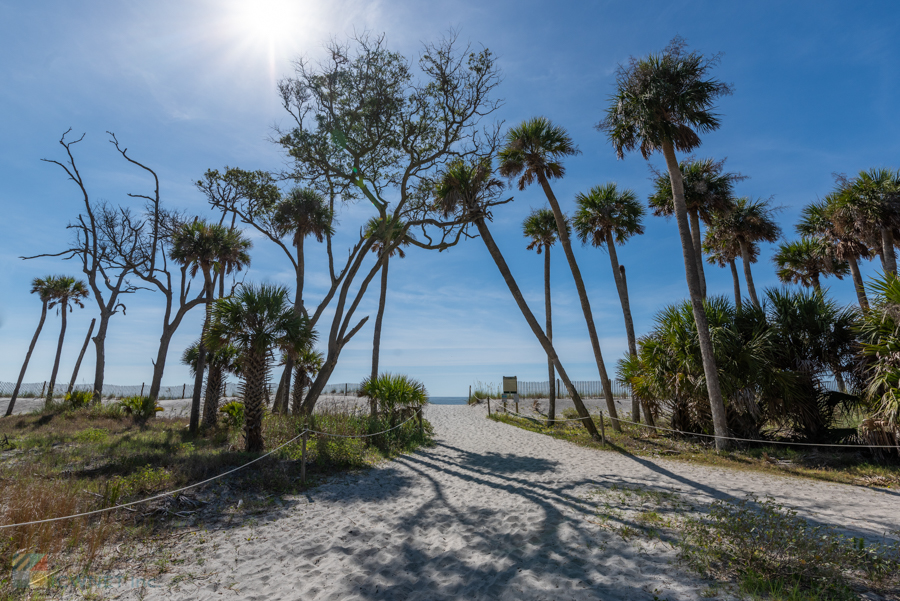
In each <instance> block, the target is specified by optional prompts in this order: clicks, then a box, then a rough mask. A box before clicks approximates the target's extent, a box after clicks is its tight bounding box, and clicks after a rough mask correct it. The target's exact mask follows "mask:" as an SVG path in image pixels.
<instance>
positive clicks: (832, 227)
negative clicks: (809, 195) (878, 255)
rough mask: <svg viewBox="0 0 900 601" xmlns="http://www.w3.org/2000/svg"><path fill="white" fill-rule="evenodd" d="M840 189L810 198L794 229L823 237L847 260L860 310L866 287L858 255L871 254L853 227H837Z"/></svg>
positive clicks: (838, 256)
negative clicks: (819, 199) (817, 198)
mask: <svg viewBox="0 0 900 601" xmlns="http://www.w3.org/2000/svg"><path fill="white" fill-rule="evenodd" d="M840 206H841V199H840V193H839V192H837V193H832V194H829V195H828V196H826V197H825V198H824V199H823V200H821V201H818V202H813V203H810V204H808V205H806V206H805V207H803V211H802V213H801V217H800V222H799V223H798V224H797V233H798V234H800V235H801V236H815V237H820V238H822V239H823V240H824V241H825V242H826V243H827V244H828V245H829V246H830V247H831V248H832V249H833V250H834V256H835V258H836V259H838V260H839V261H846V262H847V266H848V267H849V268H850V275H851V276H852V278H853V286H854V288H855V289H856V298H857V299H858V300H859V306H860V308H861V309H862V310H863V311H867V310H868V309H869V299H868V298H866V288H865V284H864V283H863V279H862V272H861V271H860V269H859V260H860V259H869V258H871V256H872V254H871V253H870V252H869V247H868V246H867V245H866V244H865V243H864V242H863V241H862V239H861V237H860V236H859V233H858V231H854V228H840V229H839V228H838V227H837V226H836V223H837V219H836V213H838V212H839V211H840Z"/></svg>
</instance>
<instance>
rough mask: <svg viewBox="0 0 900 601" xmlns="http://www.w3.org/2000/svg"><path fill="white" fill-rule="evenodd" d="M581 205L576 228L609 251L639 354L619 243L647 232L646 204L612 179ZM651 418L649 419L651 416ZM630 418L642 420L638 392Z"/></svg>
mask: <svg viewBox="0 0 900 601" xmlns="http://www.w3.org/2000/svg"><path fill="white" fill-rule="evenodd" d="M575 202H576V204H577V205H578V209H577V210H576V211H575V219H574V222H575V232H576V233H577V234H578V237H579V238H580V239H581V243H582V244H587V243H588V242H589V241H590V243H591V244H593V245H594V246H595V247H597V248H601V249H602V248H606V250H607V251H609V262H610V263H611V264H612V271H613V278H614V279H615V282H616V290H618V292H619V302H620V303H621V304H622V313H623V314H624V316H625V333H626V334H627V336H628V353H629V354H630V355H631V356H633V357H636V356H637V340H636V338H635V336H634V320H633V319H632V318H631V304H630V303H629V302H628V290H627V289H626V288H625V281H624V277H623V274H621V273H620V272H619V256H618V254H616V245H617V244H619V245H622V244H625V242H626V241H627V240H628V239H629V238H631V237H632V236H639V235H641V234H643V233H644V224H643V223H642V222H643V219H644V208H643V207H642V206H641V204H640V203H639V202H638V199H637V195H636V194H635V193H634V191H633V190H629V189H625V190H619V189H618V187H617V186H616V184H614V183H612V182H610V183H608V184H604V185H602V186H594V187H593V188H591V190H590V191H589V192H588V193H587V194H584V193H581V194H578V196H576V197H575ZM646 417H648V422H649V416H646ZM631 419H633V420H634V421H636V422H640V421H641V412H640V401H639V399H638V397H637V396H636V395H632V397H631Z"/></svg>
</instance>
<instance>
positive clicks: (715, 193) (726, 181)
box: [649, 159, 744, 297]
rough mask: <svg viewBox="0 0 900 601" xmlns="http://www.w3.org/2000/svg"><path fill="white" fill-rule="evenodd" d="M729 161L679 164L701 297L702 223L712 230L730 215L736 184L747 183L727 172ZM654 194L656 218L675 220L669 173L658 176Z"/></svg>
mask: <svg viewBox="0 0 900 601" xmlns="http://www.w3.org/2000/svg"><path fill="white" fill-rule="evenodd" d="M724 165H725V160H724V159H722V160H721V161H714V160H712V159H701V160H696V159H688V160H685V161H682V162H681V163H679V164H678V168H679V170H680V171H681V175H682V181H683V183H684V202H685V204H686V205H687V211H688V216H689V217H690V225H691V239H692V240H693V243H694V256H695V257H696V259H697V272H698V273H699V274H700V293H701V295H702V296H704V297H705V296H706V275H705V274H704V272H703V245H702V244H701V243H700V240H701V237H700V222H701V221H703V223H704V224H705V225H706V226H707V227H709V225H710V223H712V221H713V219H714V218H715V216H716V215H721V214H724V213H727V212H728V211H729V210H731V207H732V204H733V197H732V195H733V192H734V183H735V182H737V181H740V180H742V179H744V176H742V175H740V174H738V173H727V172H723V167H724ZM653 187H654V192H653V194H652V195H651V196H650V200H649V205H650V208H651V209H653V214H654V215H657V216H663V217H671V216H672V215H673V214H674V212H675V203H674V202H673V200H672V183H671V181H670V180H669V175H668V174H667V173H658V172H657V173H656V177H655V178H654V180H653Z"/></svg>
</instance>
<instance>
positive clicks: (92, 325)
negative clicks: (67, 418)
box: [66, 318, 97, 392]
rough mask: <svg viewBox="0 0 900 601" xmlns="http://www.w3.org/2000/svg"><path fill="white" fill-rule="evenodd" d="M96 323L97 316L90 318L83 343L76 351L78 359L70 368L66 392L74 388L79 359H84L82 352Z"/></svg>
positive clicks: (79, 363)
mask: <svg viewBox="0 0 900 601" xmlns="http://www.w3.org/2000/svg"><path fill="white" fill-rule="evenodd" d="M96 323H97V318H94V319H92V320H91V327H89V328H88V333H87V336H85V337H84V344H83V345H82V346H81V352H80V353H78V361H76V362H75V369H73V370H72V379H71V380H69V389H68V390H67V391H66V392H72V389H73V388H75V380H76V378H78V370H79V369H81V360H82V359H84V352H85V351H86V350H87V347H88V342H90V341H91V334H93V332H94V324H96Z"/></svg>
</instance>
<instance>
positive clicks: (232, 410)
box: [219, 401, 244, 428]
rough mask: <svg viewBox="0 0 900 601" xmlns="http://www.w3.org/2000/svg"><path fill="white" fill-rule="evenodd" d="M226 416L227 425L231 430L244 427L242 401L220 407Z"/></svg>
mask: <svg viewBox="0 0 900 601" xmlns="http://www.w3.org/2000/svg"><path fill="white" fill-rule="evenodd" d="M219 411H220V412H221V413H222V414H223V415H224V418H223V419H224V421H225V425H226V426H228V427H229V428H240V427H242V426H243V425H244V404H243V403H242V402H240V401H231V402H229V403H225V404H224V405H222V406H221V407H219Z"/></svg>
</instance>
